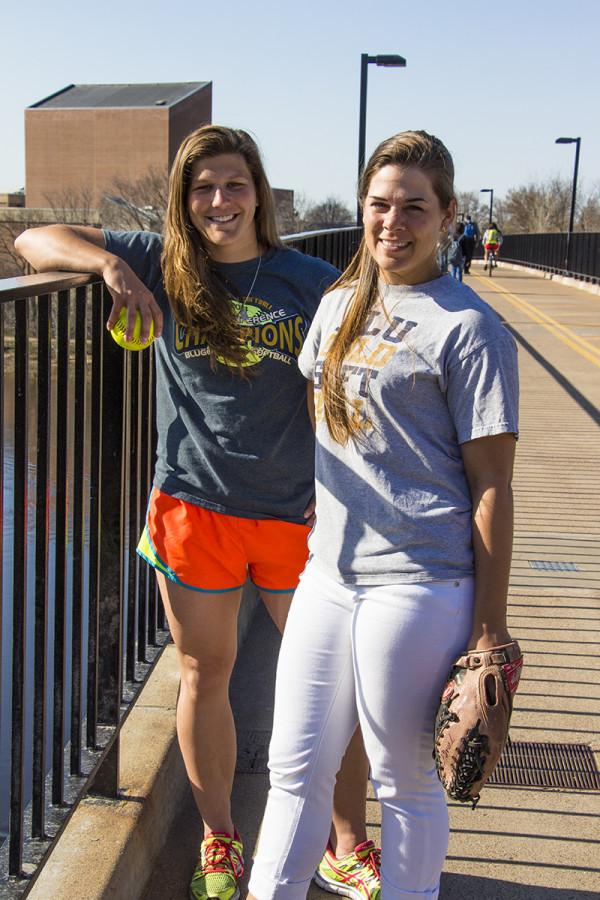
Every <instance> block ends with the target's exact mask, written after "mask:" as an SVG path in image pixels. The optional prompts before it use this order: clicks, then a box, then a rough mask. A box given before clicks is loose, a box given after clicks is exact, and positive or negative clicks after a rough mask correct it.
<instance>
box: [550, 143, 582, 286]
mask: <svg viewBox="0 0 600 900" xmlns="http://www.w3.org/2000/svg"><path fill="white" fill-rule="evenodd" d="M554 143H555V144H575V145H576V146H575V168H574V170H573V188H572V190H571V214H570V216H569V230H568V232H567V247H566V251H565V271H566V272H568V271H569V266H570V263H571V240H572V237H573V228H574V226H575V200H576V198H577V173H578V171H579V148H580V147H581V138H580V137H576V138H571V137H559V138H556V140H555V142H554Z"/></svg>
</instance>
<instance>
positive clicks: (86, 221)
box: [44, 186, 98, 225]
mask: <svg viewBox="0 0 600 900" xmlns="http://www.w3.org/2000/svg"><path fill="white" fill-rule="evenodd" d="M44 199H45V200H46V203H47V204H48V208H49V209H51V210H52V212H53V214H54V216H53V218H54V221H55V222H62V223H64V224H66V225H95V224H97V222H98V212H97V210H96V207H95V205H94V202H93V200H94V192H93V190H92V188H91V187H86V186H82V187H79V188H69V187H67V188H62V190H60V191H54V192H53V193H52V194H44Z"/></svg>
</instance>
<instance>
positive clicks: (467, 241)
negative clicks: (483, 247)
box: [463, 216, 481, 275]
mask: <svg viewBox="0 0 600 900" xmlns="http://www.w3.org/2000/svg"><path fill="white" fill-rule="evenodd" d="M464 226H465V230H464V232H463V234H464V238H463V253H464V257H465V265H464V270H463V271H464V273H465V275H468V274H469V270H470V268H471V262H472V261H473V254H474V252H475V247H476V246H477V244H478V243H479V241H480V240H481V234H480V232H479V225H478V224H477V222H474V221H473V219H472V218H471V216H465V222H464Z"/></svg>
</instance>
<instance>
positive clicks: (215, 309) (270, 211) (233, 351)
mask: <svg viewBox="0 0 600 900" xmlns="http://www.w3.org/2000/svg"><path fill="white" fill-rule="evenodd" d="M224 153H236V154H239V155H240V156H242V157H243V158H244V160H245V162H246V165H247V166H248V169H249V170H250V174H251V175H252V179H253V181H254V188H255V190H256V198H257V203H258V205H257V208H256V213H255V218H254V222H255V226H256V239H257V241H258V244H259V246H260V247H261V248H263V249H266V248H269V247H278V246H280V245H281V241H280V239H279V234H278V231H277V223H276V218H275V204H274V202H273V194H272V192H271V187H270V185H269V182H268V181H267V176H266V174H265V170H264V167H263V164H262V160H261V157H260V151H259V149H258V147H257V146H256V143H255V142H254V140H253V139H252V138H251V137H250V135H249V134H248V133H247V132H246V131H242V130H241V129H234V128H226V127H224V126H222V125H203V126H202V127H201V128H198V129H196V131H193V132H192V133H191V134H190V135H188V137H187V138H186V139H185V140H184V141H183V143H182V144H181V146H180V148H179V150H178V151H177V155H176V156H175V159H174V161H173V166H172V168H171V174H170V176H169V199H168V205H167V215H166V219H165V228H164V246H163V252H162V259H161V264H162V272H163V279H164V284H165V290H166V292H167V296H168V297H169V302H170V304H171V309H172V312H173V316H174V318H175V319H176V321H177V322H179V323H180V324H181V325H185V326H187V327H189V328H195V329H198V331H199V332H200V333H201V334H202V335H203V336H204V337H205V338H206V341H207V344H208V347H209V348H210V355H211V365H212V366H213V368H216V360H217V358H218V357H221V358H223V359H226V360H227V362H228V365H233V366H234V367H235V366H237V368H238V371H239V372H240V373H243V370H242V363H243V361H244V359H245V358H246V355H247V352H248V348H247V346H246V345H245V340H244V337H243V334H242V330H241V327H240V324H239V322H238V319H237V316H236V314H235V312H234V309H233V307H232V305H231V299H232V298H231V295H230V294H229V292H228V291H227V288H226V286H225V285H224V284H223V281H222V280H221V279H220V278H219V276H218V275H217V273H216V271H215V269H214V267H213V265H212V261H211V258H210V256H209V254H208V251H207V248H206V247H205V246H204V244H203V242H202V238H201V236H200V235H199V234H198V232H197V231H196V229H195V228H194V226H193V225H192V222H191V220H190V217H189V213H188V209H187V199H188V192H189V188H190V181H191V178H192V172H193V168H194V164H195V163H196V162H197V161H198V160H200V159H208V158H210V157H213V156H219V155H221V154H224Z"/></svg>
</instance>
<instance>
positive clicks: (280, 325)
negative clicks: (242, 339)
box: [104, 231, 338, 523]
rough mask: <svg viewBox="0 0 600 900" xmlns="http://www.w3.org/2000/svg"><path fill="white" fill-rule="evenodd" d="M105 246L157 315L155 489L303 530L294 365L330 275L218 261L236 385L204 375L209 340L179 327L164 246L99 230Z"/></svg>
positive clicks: (293, 255)
mask: <svg viewBox="0 0 600 900" xmlns="http://www.w3.org/2000/svg"><path fill="white" fill-rule="evenodd" d="M104 235H105V240H106V249H107V250H108V251H109V252H110V253H114V254H115V255H117V256H119V257H120V258H121V259H123V260H124V261H125V262H126V263H128V265H129V266H130V267H131V268H132V269H133V271H134V272H135V273H136V275H138V277H139V278H140V279H141V281H143V282H144V284H145V285H146V287H148V288H149V290H150V291H152V293H153V294H154V297H155V298H156V301H157V303H158V304H159V306H160V308H161V310H162V313H163V317H164V327H163V333H162V336H161V337H160V338H159V339H158V340H157V341H155V344H154V346H155V358H156V396H157V431H158V446H157V460H156V469H155V476H154V484H155V485H156V487H158V488H159V489H160V490H162V491H164V492H165V493H167V494H170V495H172V496H174V497H178V498H179V499H181V500H186V501H187V502H189V503H195V504H197V505H199V506H204V507H205V508H207V509H211V510H214V511H216V512H220V513H226V514H229V515H234V516H242V517H246V518H256V519H269V518H277V519H283V520H285V521H289V522H297V523H304V521H305V519H304V517H303V515H302V514H303V511H304V509H305V508H306V506H307V504H308V502H309V501H310V499H311V497H312V495H313V490H314V438H313V434H312V428H311V426H310V421H309V418H308V413H307V408H306V381H305V380H304V378H303V377H302V375H301V373H300V371H299V370H298V365H297V357H298V353H299V352H300V349H301V347H302V344H303V342H304V338H305V336H306V333H307V331H308V328H309V326H310V323H311V321H312V319H313V317H314V314H315V311H316V309H317V306H318V304H319V301H320V299H321V297H322V295H323V293H324V291H325V290H326V289H327V288H328V287H329V285H330V284H331V283H332V282H333V281H335V279H336V278H337V276H338V271H337V269H335V268H334V267H333V266H331V265H329V263H326V262H324V261H323V260H321V259H316V258H314V257H311V256H306V255H304V254H302V253H299V252H298V251H296V250H289V249H285V248H275V249H271V250H269V251H267V252H266V253H265V254H264V255H263V257H262V260H261V265H260V269H259V271H258V276H257V278H256V281H255V282H254V286H253V287H252V292H251V296H250V297H248V298H247V299H246V295H247V293H248V291H249V290H250V287H251V285H252V282H253V279H254V276H255V274H256V270H257V264H258V260H257V259H253V260H248V261H245V262H242V263H230V264H224V263H215V268H216V269H217V270H218V271H219V272H220V273H221V274H222V276H223V277H224V279H225V280H226V283H227V286H228V287H229V289H230V290H231V292H232V296H233V297H234V298H235V297H237V298H238V301H237V303H236V309H237V311H238V315H239V318H240V321H241V322H242V324H243V327H244V330H245V333H246V335H247V338H248V342H249V352H248V357H247V369H248V373H249V378H247V379H242V378H240V377H239V375H237V374H235V373H234V371H233V370H232V369H230V368H229V367H228V366H227V365H226V364H224V365H219V366H218V370H217V371H216V372H215V371H213V370H212V369H211V367H210V360H209V355H208V347H207V344H206V340H205V338H204V337H203V335H202V334H200V333H199V332H198V330H197V329H189V328H185V327H184V326H182V325H179V324H177V322H175V320H174V319H173V316H172V314H171V310H170V305H169V301H168V298H167V295H166V293H165V289H164V285H163V280H162V272H161V266H160V256H161V251H162V238H161V236H160V235H158V234H153V233H151V232H143V231H142V232H114V231H105V232H104Z"/></svg>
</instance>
